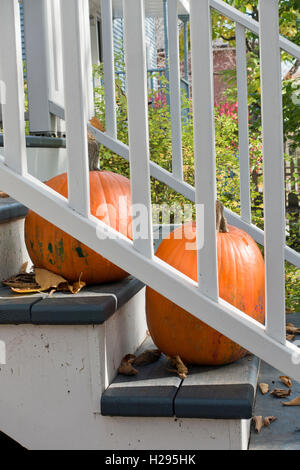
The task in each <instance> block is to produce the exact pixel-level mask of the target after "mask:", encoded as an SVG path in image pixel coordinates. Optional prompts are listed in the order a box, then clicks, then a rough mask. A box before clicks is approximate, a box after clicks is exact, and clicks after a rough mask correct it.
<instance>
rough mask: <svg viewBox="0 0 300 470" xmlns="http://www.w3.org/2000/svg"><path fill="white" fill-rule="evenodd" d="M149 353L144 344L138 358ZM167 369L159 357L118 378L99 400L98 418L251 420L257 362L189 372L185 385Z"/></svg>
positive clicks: (148, 343)
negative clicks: (155, 360)
mask: <svg viewBox="0 0 300 470" xmlns="http://www.w3.org/2000/svg"><path fill="white" fill-rule="evenodd" d="M153 348H155V346H154V344H153V342H152V340H151V339H150V338H147V339H146V341H145V342H144V344H143V345H142V347H141V348H140V349H139V350H138V351H137V354H140V353H141V352H143V351H144V350H145V349H153ZM250 358H251V361H250V360H249V359H250ZM171 367H172V366H170V363H169V361H168V359H167V358H166V356H164V355H162V356H161V358H160V359H159V361H157V362H155V363H153V364H148V365H146V366H141V367H136V368H137V369H138V371H139V373H138V375H136V376H132V377H126V376H122V375H120V374H119V375H117V377H116V378H115V380H114V381H113V382H112V384H111V385H110V386H109V387H108V389H107V390H106V391H105V392H104V393H103V394H102V397H101V413H102V415H104V416H127V417H130V416H131V417H166V416H169V417H171V416H175V417H176V418H203V419H239V420H241V419H250V418H251V417H252V409H253V405H254V397H255V390H256V385H257V376H258V370H259V360H258V358H256V357H253V356H251V357H250V356H247V357H245V358H243V359H241V360H240V361H237V362H235V363H234V364H229V365H226V366H215V367H196V366H192V367H190V369H189V374H188V377H187V378H186V379H185V380H184V381H183V380H181V379H180V378H179V377H178V376H176V375H174V373H172V372H169V371H168V370H167V369H170V368H171Z"/></svg>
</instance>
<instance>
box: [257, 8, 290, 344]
mask: <svg viewBox="0 0 300 470" xmlns="http://www.w3.org/2000/svg"><path fill="white" fill-rule="evenodd" d="M259 13H260V23H259V26H260V58H261V93H262V128H263V159H264V221H265V265H266V312H267V318H266V332H267V333H268V335H270V336H271V337H273V338H274V339H276V340H277V341H280V342H281V343H285V292H284V246H285V213H284V210H285V208H284V157H283V124H282V89H281V67H280V45H279V27H278V1H277V0H263V1H262V0H260V2H259Z"/></svg>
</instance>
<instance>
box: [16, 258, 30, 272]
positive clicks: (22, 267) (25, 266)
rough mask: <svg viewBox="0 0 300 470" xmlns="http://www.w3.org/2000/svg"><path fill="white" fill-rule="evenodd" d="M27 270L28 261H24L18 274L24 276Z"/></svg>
mask: <svg viewBox="0 0 300 470" xmlns="http://www.w3.org/2000/svg"><path fill="white" fill-rule="evenodd" d="M27 268H28V261H25V263H23V264H22V266H21V267H20V269H19V273H18V274H25V273H26V272H27Z"/></svg>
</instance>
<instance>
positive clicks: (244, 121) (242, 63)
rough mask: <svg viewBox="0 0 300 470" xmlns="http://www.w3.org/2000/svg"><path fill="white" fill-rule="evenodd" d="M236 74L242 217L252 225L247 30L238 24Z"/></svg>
mask: <svg viewBox="0 0 300 470" xmlns="http://www.w3.org/2000/svg"><path fill="white" fill-rule="evenodd" d="M236 73H237V90H238V92H237V93H238V119H239V159H240V200H241V217H242V219H243V220H244V221H245V222H247V223H248V224H250V223H251V200H250V166H249V122H248V87H247V56H246V38H245V28H244V26H241V25H240V24H238V23H237V24H236Z"/></svg>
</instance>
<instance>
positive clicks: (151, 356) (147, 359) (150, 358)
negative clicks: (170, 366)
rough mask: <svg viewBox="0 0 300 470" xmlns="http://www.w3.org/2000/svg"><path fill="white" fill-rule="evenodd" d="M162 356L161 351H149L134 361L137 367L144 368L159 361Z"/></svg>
mask: <svg viewBox="0 0 300 470" xmlns="http://www.w3.org/2000/svg"><path fill="white" fill-rule="evenodd" d="M160 356H161V352H160V350H159V349H147V350H146V351H144V352H143V353H142V354H140V355H139V356H137V358H136V359H135V361H134V365H135V366H142V365H146V364H151V363H152V362H155V361H158V359H159V358H160Z"/></svg>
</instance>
